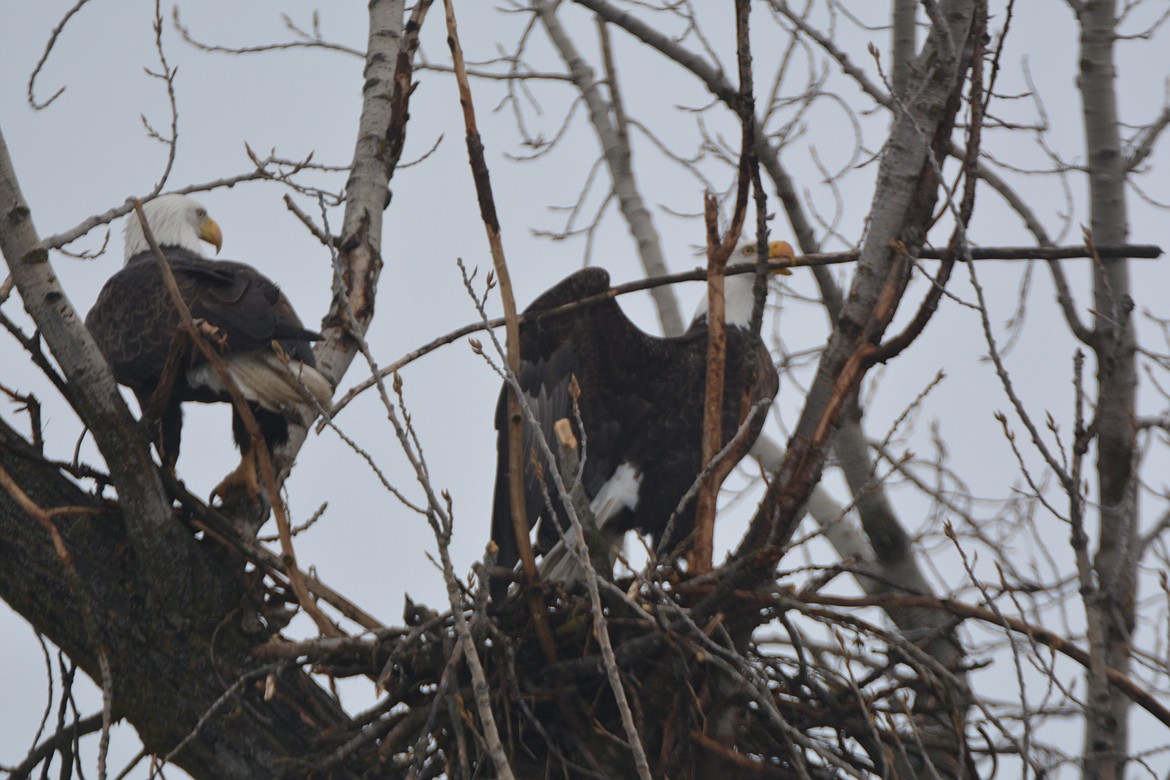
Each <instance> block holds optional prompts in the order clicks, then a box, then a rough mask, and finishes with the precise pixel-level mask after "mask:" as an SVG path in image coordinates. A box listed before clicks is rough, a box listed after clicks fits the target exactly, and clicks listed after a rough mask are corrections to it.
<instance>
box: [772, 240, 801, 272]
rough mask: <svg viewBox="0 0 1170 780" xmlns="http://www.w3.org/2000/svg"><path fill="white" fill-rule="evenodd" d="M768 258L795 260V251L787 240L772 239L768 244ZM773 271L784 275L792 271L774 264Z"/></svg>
mask: <svg viewBox="0 0 1170 780" xmlns="http://www.w3.org/2000/svg"><path fill="white" fill-rule="evenodd" d="M768 259H769V260H787V261H788V262H789V263H792V261H794V260H796V251H795V250H794V249H793V248H792V244H790V243H788V242H787V241H772V242H771V243H769V244H768ZM775 271H776V273H778V274H783V275H784V276H791V275H792V271H791V270H790V269H788V268H785V267H784V266H782V265H781V266H776V267H775Z"/></svg>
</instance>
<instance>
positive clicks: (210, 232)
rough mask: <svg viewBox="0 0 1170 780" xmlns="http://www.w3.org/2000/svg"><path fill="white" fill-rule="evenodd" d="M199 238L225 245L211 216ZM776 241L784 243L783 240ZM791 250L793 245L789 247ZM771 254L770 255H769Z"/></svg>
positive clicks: (220, 245)
mask: <svg viewBox="0 0 1170 780" xmlns="http://www.w3.org/2000/svg"><path fill="white" fill-rule="evenodd" d="M199 238H201V239H202V240H204V241H206V242H207V243H209V244H211V245H212V246H214V247H215V253H216V254H217V255H218V254H219V248H220V247H222V246H223V233H222V232H221V231H220V229H219V225H218V224H216V221H215V220H214V219H212V218H211V217H204V219H203V222H201V223H200V224H199ZM776 243H778V244H782V243H784V242H783V241H777V242H776ZM789 250H790V251H791V247H789ZM769 256H770V255H769Z"/></svg>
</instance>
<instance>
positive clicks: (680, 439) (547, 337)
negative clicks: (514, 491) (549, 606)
mask: <svg viewBox="0 0 1170 780" xmlns="http://www.w3.org/2000/svg"><path fill="white" fill-rule="evenodd" d="M608 290H609V276H608V274H606V272H605V271H603V270H601V269H598V268H590V269H586V270H583V271H579V272H577V273H575V274H573V275H572V276H570V277H568V278H567V279H565V280H564V281H563V282H561V283H560V284H558V285H556V286H555V287H553V288H552V289H551V290H549V291H548V292H546V293H545V294H544V295H542V296H540V297H539V298H538V299H537V300H536V301H535V302H534V303H533V304H532V305H531V306H530V307H529V308H528V309H527V310H526V311H525V316H526V317H528V316H529V315H532V314H534V313H537V312H542V311H549V310H551V309H554V308H556V307H558V306H561V305H563V304H566V303H569V302H572V301H576V300H579V299H581V298H585V297H588V296H592V295H597V294H600V293H604V292H606V291H608ZM751 344H752V342H751V339H749V337H748V335H747V333H746V331H743V330H740V329H739V328H729V329H728V339H727V370H726V380H725V392H724V403H723V440H724V442H728V441H730V439H731V437H732V436H734V435H735V433H736V431H737V430H738V428H739V426H740V423H741V421H742V419H743V415H744V414H745V413H746V412H747V410H748V409H749V408H750V406H751V405H752V404H753V403H755V402H756V401H757V400H760V399H762V398H767V399H771V398H773V397H774V396H775V394H776V389H777V386H778V379H777V376H776V372H775V369H774V367H773V366H772V364H771V360H770V357H769V356H768V353H767V350H766V349H765V348H764V347H763V346H762V345H761V344H759V342H758V341H757V342H756V343H755V347H754V350H753V352H752V354H751V357H750V359H751V360H752V361H754V366H753V367H752V368H753V377H754V379H753V382H752V384H751V385H750V386H749V387H747V388H744V386H743V382H742V378H743V376H744V367H745V366H744V361H745V356H746V355H747V353H748V349H749V347H750V346H751ZM706 347H707V328H706V325H705V324H704V323H702V322H700V323H698V324H697V325H696V326H694V327H692V329H691V330H690V331H688V332H687V333H686V334H685V335H683V336H678V337H675V338H656V337H653V336H649V335H647V334H645V333H643V332H642V331H641V330H639V329H638V328H637V327H636V326H635V325H634V324H633V323H631V322H630V321H629V319H628V318H627V317H626V316H625V314H624V313H623V312H622V310H621V308H620V307H619V306H618V305H617V303H616V302H615V301H614V300H613V299H612V298H608V299H606V300H604V301H602V302H601V303H598V304H596V305H592V306H585V307H581V308H577V309H574V310H573V311H571V312H568V313H564V314H561V315H555V316H554V315H549V316H546V317H541V318H537V319H535V320H534V321H531V322H525V323H524V324H523V325H521V328H520V355H521V367H520V374H519V377H518V379H519V383H520V386H521V388H522V390H523V391H524V395H525V397H526V399H527V401H528V404H529V406H530V408H531V409H532V411H533V413H534V415H535V417H536V419H537V422H538V428H539V433H540V434H542V435H543V436H544V437H545V439H546V441H549V442H553V441H554V435H553V425H554V424H555V423H556V422H557V421H558V420H560V419H562V418H569V419H570V420H574V415H573V401H572V398H571V397H570V395H569V382H570V378H571V377H572V376H576V378H577V383H578V385H579V387H580V397H579V400H578V410H579V412H580V418H581V421H582V424H581V425H578V424H577V423H576V421H575V420H574V424H573V427H574V430H575V432H576V433H577V436H578V440H579V441H580V442H581V446H582V452H581V453H579V454H580V455H581V456H582V458H583V463H584V472H583V475H582V480H583V487H584V489H585V494H586V496H587V497H588V498H589V499H590V504H591V508H592V509H593V513H594V515H595V519H596V520H597V523H598V526H599V529H600V530H601V531H602V532H603V533H604V534H605V535H606V536H607V537H610V538H612V539H615V540H616V539H618V538H620V535H621V534H623V533H624V532H626V531H628V530H630V529H631V528H633V529H637V530H639V531H641V532H643V533H647V534H650V535H651V536H652V537H654V539H655V541H656V542H657V543H659V544H660V546H663V547H665V548H666V549H670V548H671V547H672V546H673V545H674V544H676V543H677V542H678V541H679V540H681V539H682V538H684V537H685V536H686V535H687V534H688V533H690V530H691V529H692V528H693V526H694V505H693V502H692V503H691V504H690V505H688V506H687V507H686V508H684V509H683V511H682V512H680V514H679V517H678V519H677V520H676V522H675V525H674V531H673V533H672V534H671V537H670V539H665V540H664V539H662V538H661V537H662V536H663V535H664V533H665V531H666V528H667V524H668V521H669V519H670V516H671V515H672V514H673V513H674V511H675V509H676V508H677V507H678V504H679V501H680V500H681V498H682V497H683V495H684V494H685V493H686V492H687V490H688V489H689V488H690V487H691V485H692V484H693V483H694V481H695V479H696V478H697V476H698V474H699V472H700V471H701V469H702V463H701V458H702V452H701V434H702V425H703V405H704V396H705V378H706V367H707V362H706ZM763 421H764V416H763V415H759V416H757V417H756V418H755V419H754V421H753V424H752V426H751V430H750V431H749V432H748V435H747V436H746V437H745V446H744V447H743V448H742V449H741V450H740V451H738V452H737V453H736V460H738V459H739V457H742V456H743V454H744V453H745V452H746V450H747V447H748V446H750V445H751V443H752V442H754V440H755V438H756V436H758V434H759V431H760V429H761V427H762V425H763ZM506 423H507V395H506V393H505V392H501V394H500V399H499V403H498V405H497V408H496V428H497V431H498V444H497V451H498V458H499V460H498V464H497V470H496V486H495V500H494V504H493V515H492V539H493V540H494V541H495V542H496V544H497V545H498V547H499V551H498V554H497V562H498V563H499V564H500V565H501V566H505V567H511V566H514V565H515V563H516V561H517V559H518V557H519V550H518V545H517V540H516V534H515V530H514V526H513V522H512V517H511V500H510V494H509V474H510V468H509V443H508V435H507V425H506ZM582 428H583V430H582ZM535 436H536V433H535V432H534V431H533V430H532V429H531V428H530V427H528V426H526V428H525V457H524V461H523V462H524V469H525V478H524V493H525V504H526V515H527V522H528V527H529V528H531V527H533V526H534V525H536V524H537V522H538V521H539V524H540V526H539V531H538V534H537V539H536V544H535V547H536V550H537V552H540V553H544V554H545V558H544V561H543V563H542V571H543V572H544V573H545V575H546V576H548V577H551V578H553V579H574V578H575V574H576V571H577V569H576V564H575V562H574V559H573V558H572V556H571V555H568V554H566V550H565V547H564V546H563V545H561V546H560V547H557V546H556V545H557V542H558V541H559V540H560V538H561V535H562V529H564V528H566V527H567V518H566V516H565V512H564V510H563V508H562V506H561V502H560V500H559V498H558V496H557V495H556V493H555V488H554V487H553V484H552V480H551V479H550V478H549V472H550V469H551V468H555V466H549V465H548V464H547V463H546V462H545V459H544V457H543V455H541V454H538V453H539V450H538V449H537V447H536V439H535ZM554 452H555V449H554ZM534 462H536V463H540V468H539V469H537V468H536V467H535V465H534ZM541 471H543V473H544V474H545V487H546V489H547V491H548V494H549V496H550V498H551V499H552V505H553V510H552V511H550V510H549V508H548V506H547V505H546V502H545V498H544V496H543V493H542V490H541V488H542V485H541V482H540V480H539V479H538V478H537V474H538V473H539V472H541ZM505 590H506V583H505V582H503V581H502V580H496V581H494V582H493V583H492V600H493V602H496V603H499V602H500V601H501V600H502V597H503V596H504V593H505Z"/></svg>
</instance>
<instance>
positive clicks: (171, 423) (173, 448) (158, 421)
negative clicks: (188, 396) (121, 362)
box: [135, 387, 183, 474]
mask: <svg viewBox="0 0 1170 780" xmlns="http://www.w3.org/2000/svg"><path fill="white" fill-rule="evenodd" d="M135 395H136V396H137V397H138V405H139V406H140V407H141V409H142V419H141V421H140V424H141V427H142V429H143V430H144V431H145V432H146V436H147V438H149V439H150V441H151V442H152V443H153V444H154V448H155V449H156V450H158V457H159V460H160V461H161V462H162V467H163V468H164V469H165V470H167V471H169V472H171V473H172V474H173V473H174V471H175V464H176V463H177V462H178V460H179V444H180V443H181V441H182V438H183V409H182V406H180V404H179V402H178V401H176V400H174V399H173V398H163V396H162V395H161V394H160V390H159V389H158V388H155V387H147V388H143V389H141V390H136V391H135Z"/></svg>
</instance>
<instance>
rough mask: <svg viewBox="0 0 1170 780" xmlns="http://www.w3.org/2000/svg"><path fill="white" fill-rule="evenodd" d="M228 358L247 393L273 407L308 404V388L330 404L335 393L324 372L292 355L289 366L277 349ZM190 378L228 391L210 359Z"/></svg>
mask: <svg viewBox="0 0 1170 780" xmlns="http://www.w3.org/2000/svg"><path fill="white" fill-rule="evenodd" d="M224 360H225V362H226V363H227V368H228V373H229V374H231V377H232V380H233V381H234V382H235V383H236V386H238V387H239V388H240V392H242V393H243V394H244V397H245V398H247V399H248V400H249V401H253V402H255V403H258V404H260V405H261V406H262V407H264V408H265V409H268V410H269V411H273V412H279V411H282V410H284V409H287V408H290V407H294V406H301V405H304V404H307V403H308V402H309V398H308V397H307V396H306V395H305V389H307V390H308V392H309V393H310V394H311V395H312V396H313V397H314V398H316V399H317V401H319V402H320V403H321V405H322V406H324V407H326V408H328V405H329V399H330V398H331V397H332V396H333V388H332V386H331V385H330V384H329V380H328V379H326V378H325V375H324V374H322V373H321V372H320V371H318V370H317V369H316V368H313V367H312V366H309V365H306V364H304V363H302V362H301V361H299V360H293V359H289V361H288V366H285V365H284V363H283V362H281V360H280V358H279V357H277V355H276V353H275V352H267V351H265V352H246V353H241V354H234V355H228V356H226V358H225V359H224ZM187 381H188V382H189V383H190V384H191V386H193V387H206V388H208V389H210V390H212V391H214V392H216V393H227V388H226V387H224V384H223V382H221V381H220V378H219V374H218V373H216V371H215V369H214V368H212V367H211V366H210V365H209V364H207V363H203V364H200V365H198V366H196V367H195V368H192V369H191V370H190V371H188V372H187Z"/></svg>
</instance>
